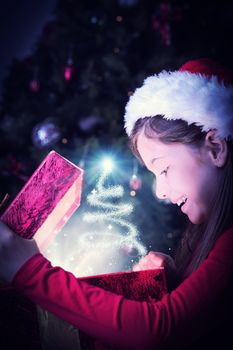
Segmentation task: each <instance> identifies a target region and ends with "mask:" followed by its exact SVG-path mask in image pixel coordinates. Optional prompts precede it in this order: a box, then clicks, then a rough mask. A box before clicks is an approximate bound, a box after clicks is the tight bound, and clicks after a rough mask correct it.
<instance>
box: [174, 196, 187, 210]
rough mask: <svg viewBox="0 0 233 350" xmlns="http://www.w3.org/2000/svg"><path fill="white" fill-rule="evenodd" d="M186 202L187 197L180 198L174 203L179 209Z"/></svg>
mask: <svg viewBox="0 0 233 350" xmlns="http://www.w3.org/2000/svg"><path fill="white" fill-rule="evenodd" d="M186 202H187V197H182V198H181V199H179V200H178V202H177V203H176V204H177V205H178V206H179V207H180V208H181V207H182V206H183V205H184V204H185V203H186Z"/></svg>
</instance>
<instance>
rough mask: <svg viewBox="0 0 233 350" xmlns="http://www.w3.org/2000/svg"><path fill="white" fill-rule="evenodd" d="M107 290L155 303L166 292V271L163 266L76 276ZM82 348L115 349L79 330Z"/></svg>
mask: <svg viewBox="0 0 233 350" xmlns="http://www.w3.org/2000/svg"><path fill="white" fill-rule="evenodd" d="M78 279H79V280H81V281H85V282H87V283H89V284H92V285H94V286H97V287H100V288H103V289H105V290H107V291H110V292H113V293H116V294H119V295H123V296H124V297H125V298H127V299H131V300H137V301H147V302H150V303H156V302H157V301H158V300H161V299H162V298H163V296H164V295H165V294H167V292H168V289H167V280H166V271H165V269H164V268H163V267H161V268H157V269H153V270H143V271H128V272H114V273H110V274H102V275H96V276H88V277H81V278H78ZM79 337H80V344H81V349H82V350H117V349H116V348H114V347H111V346H107V345H105V344H103V343H102V342H101V341H99V340H97V339H95V338H92V337H90V336H88V335H87V334H86V333H84V332H82V331H81V330H79Z"/></svg>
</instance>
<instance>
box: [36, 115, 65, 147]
mask: <svg viewBox="0 0 233 350" xmlns="http://www.w3.org/2000/svg"><path fill="white" fill-rule="evenodd" d="M60 136H61V134H60V130H59V128H58V127H57V125H55V124H54V123H53V122H52V121H50V120H45V121H44V122H42V123H40V124H37V125H36V126H35V127H34V128H33V130H32V141H33V144H34V146H36V147H37V148H45V147H49V146H52V145H54V144H55V143H56V142H57V141H58V140H59V139H60Z"/></svg>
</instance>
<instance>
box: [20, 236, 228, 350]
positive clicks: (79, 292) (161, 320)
mask: <svg viewBox="0 0 233 350" xmlns="http://www.w3.org/2000/svg"><path fill="white" fill-rule="evenodd" d="M232 247H233V230H229V231H227V232H226V233H225V234H224V235H222V236H221V237H220V239H219V240H218V241H217V243H216V245H215V247H214V249H213V250H212V252H211V253H210V254H209V257H208V258H207V259H206V260H205V261H204V262H203V263H202V265H201V266H200V267H199V268H198V269H197V270H196V271H195V272H194V273H193V274H192V275H191V276H190V277H188V278H187V279H186V280H185V281H184V282H183V283H182V284H181V285H180V286H179V287H178V288H176V289H175V290H174V291H172V292H171V293H170V294H167V295H165V296H164V297H163V299H162V300H161V301H159V302H157V303H155V304H151V303H148V302H137V301H132V300H127V299H125V298H124V297H123V296H119V295H116V294H113V293H110V292H107V291H104V290H103V289H101V288H98V287H93V286H91V285H88V284H87V283H85V282H83V281H79V280H78V279H76V278H75V276H74V275H73V274H72V273H70V272H66V271H64V270H63V269H62V268H60V267H52V266H51V264H50V262H49V261H48V260H47V259H46V258H45V257H43V256H42V255H41V254H35V255H34V256H32V257H31V258H30V259H29V260H28V261H26V262H25V264H24V266H22V267H21V268H20V270H19V271H18V272H17V274H16V275H15V277H14V280H13V285H14V286H15V287H16V288H17V289H18V290H20V291H21V292H22V293H23V294H24V295H26V296H28V297H29V298H30V299H31V300H33V301H34V302H35V303H37V304H39V305H40V306H41V307H43V308H44V309H47V310H48V311H50V312H52V313H54V314H55V315H57V316H58V317H60V318H63V319H64V320H66V321H68V322H69V323H71V324H73V325H74V326H76V327H78V328H80V329H81V330H82V331H84V332H86V333H87V334H89V335H90V336H93V337H95V338H97V339H100V340H101V341H102V342H105V343H107V344H109V345H112V346H116V347H118V348H122V349H135V350H136V349H140V350H141V349H145V350H146V349H152V348H153V349H159V348H160V345H161V344H163V345H164V344H166V345H167V348H168V349H169V348H171V347H172V348H176V346H177V348H179V346H180V345H181V344H182V345H184V344H186V343H187V344H188V343H190V342H191V341H192V340H193V339H195V338H198V337H200V336H201V335H202V334H203V333H204V332H205V331H207V330H208V329H210V328H211V327H214V326H216V325H217V324H218V322H220V321H221V322H222V321H223V319H224V317H225V314H226V313H227V310H228V306H229V305H228V303H229V299H228V295H229V297H230V294H229V293H230V292H229V286H230V283H232V273H231V271H232V268H233V257H232ZM231 292H232V291H231Z"/></svg>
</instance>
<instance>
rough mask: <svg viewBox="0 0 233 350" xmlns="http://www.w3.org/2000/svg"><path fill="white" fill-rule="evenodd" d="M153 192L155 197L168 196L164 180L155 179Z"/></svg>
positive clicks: (164, 197) (163, 197)
mask: <svg viewBox="0 0 233 350" xmlns="http://www.w3.org/2000/svg"><path fill="white" fill-rule="evenodd" d="M155 194H156V197H157V198H159V199H166V198H168V197H167V196H168V188H167V186H166V185H165V183H164V181H160V180H157V179H156V180H155Z"/></svg>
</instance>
